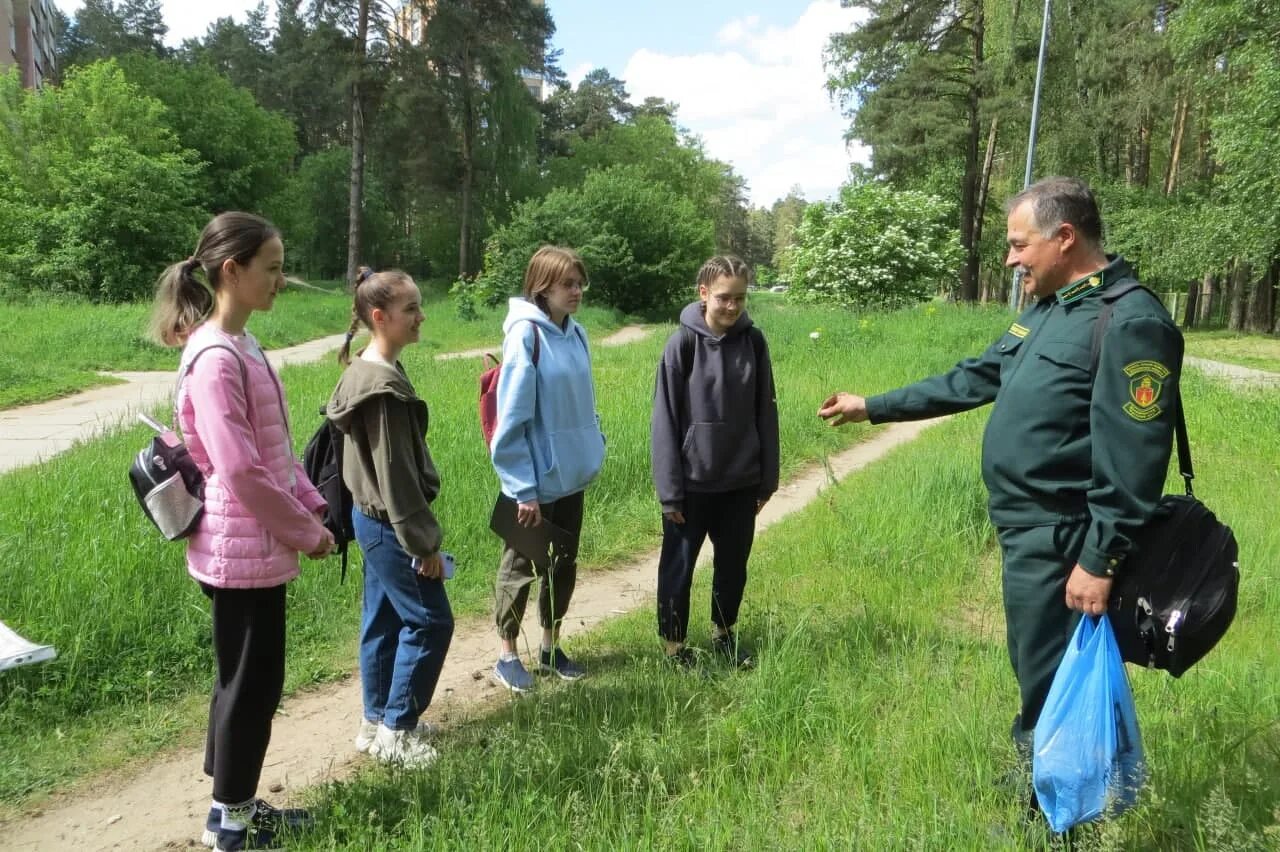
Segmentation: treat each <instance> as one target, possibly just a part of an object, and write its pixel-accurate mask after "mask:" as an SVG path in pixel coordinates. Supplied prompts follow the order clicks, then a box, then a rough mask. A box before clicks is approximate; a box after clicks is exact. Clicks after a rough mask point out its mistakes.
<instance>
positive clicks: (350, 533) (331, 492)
mask: <svg viewBox="0 0 1280 852" xmlns="http://www.w3.org/2000/svg"><path fill="white" fill-rule="evenodd" d="M325 414H326V410H325V407H324V406H323V405H322V406H320V417H321V422H320V426H319V428H317V429H316V431H315V434H314V435H312V436H311V440H309V441H307V446H306V448H305V449H304V450H303V451H302V468H303V470H305V471H306V472H307V478H308V479H310V480H311V482H312V484H313V485H315V487H316V490H317V491H319V492H320V496H321V497H323V498H324V502H325V506H326V508H325V510H324V518H322V521H323V522H324V526H325V529H327V530H328V531H329V532H331V533H333V542H334V544H335V545H336V549H337V553H338V554H339V555H340V556H341V557H342V574H341V578H340V580H339V582H346V579H347V549H348V547H349V546H350V544H351V542H352V540H354V539H355V537H356V530H355V527H354V526H352V524H351V509H352V507H353V506H354V501H353V500H352V498H351V489H349V488H347V484H346V483H345V482H343V481H342V449H343V445H344V436H343V434H342V431H341V430H339V429H338V427H337V426H335V425H334V423H333V421H332V420H330V419H329V418H328V417H326V416H325Z"/></svg>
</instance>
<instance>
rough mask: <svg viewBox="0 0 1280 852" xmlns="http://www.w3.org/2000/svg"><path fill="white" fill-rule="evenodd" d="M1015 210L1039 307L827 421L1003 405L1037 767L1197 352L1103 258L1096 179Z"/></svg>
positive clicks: (1040, 195) (1163, 457)
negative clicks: (1066, 655)
mask: <svg viewBox="0 0 1280 852" xmlns="http://www.w3.org/2000/svg"><path fill="white" fill-rule="evenodd" d="M1005 209H1006V211H1007V213H1008V243H1009V255H1008V258H1007V259H1006V261H1005V263H1006V265H1008V266H1011V267H1018V268H1020V269H1021V271H1022V273H1023V277H1022V284H1023V290H1024V292H1025V293H1026V294H1027V295H1029V296H1031V297H1034V299H1035V301H1034V303H1033V304H1032V305H1031V306H1030V307H1029V308H1027V309H1026V310H1025V311H1023V313H1022V315H1021V316H1019V317H1018V319H1017V321H1016V322H1014V323H1013V324H1012V325H1011V326H1009V330H1008V331H1006V332H1005V333H1004V334H1003V335H1001V336H1000V338H999V339H997V340H996V341H995V342H994V343H993V344H992V345H991V346H990V347H989V348H988V349H987V351H986V352H984V353H983V354H982V355H980V356H978V357H977V358H970V359H968V360H966V361H962V362H960V363H959V364H957V365H956V366H955V367H953V368H952V369H951V371H950V372H948V373H946V374H944V375H940V376H934V377H932V378H928V379H924V380H923V381H920V382H916V383H915V384H912V385H908V386H906V387H903V388H899V389H898V390H893V391H889V392H888V393H884V394H880V395H879V396H873V397H871V398H869V399H864V398H863V397H860V396H854V395H852V394H847V393H838V394H834V395H832V396H831V397H829V398H828V399H827V400H826V401H825V402H824V403H823V406H822V408H821V410H820V411H819V412H818V415H819V416H820V417H823V418H830V422H831V425H833V426H838V425H840V424H843V423H856V422H859V421H863V420H870V421H871V422H873V423H882V422H886V421H901V420H921V419H924V418H928V417H936V416H938V415H942V414H950V413H953V412H958V411H967V410H969V409H971V408H976V407H977V406H979V405H984V404H986V403H989V402H993V403H994V406H993V408H992V411H991V417H990V419H989V420H988V421H987V428H986V433H985V435H984V437H983V442H982V476H983V480H984V481H985V482H986V485H987V490H988V491H989V492H990V501H989V509H990V514H991V522H992V523H993V524H994V525H995V527H996V530H997V534H998V537H999V540H1000V547H1001V550H1002V552H1003V556H1004V560H1003V562H1004V564H1003V571H1002V582H1003V591H1004V609H1005V620H1006V624H1007V641H1008V647H1009V659H1010V661H1011V662H1012V663H1013V671H1014V674H1015V676H1016V677H1017V680H1018V688H1019V690H1020V692H1021V708H1020V710H1019V713H1018V715H1017V716H1016V717H1015V718H1014V722H1013V731H1012V733H1013V737H1014V740H1015V742H1016V743H1017V744H1018V746H1019V749H1020V751H1021V753H1022V754H1023V755H1024V756H1027V755H1029V754H1030V747H1031V739H1032V733H1033V731H1034V729H1035V725H1036V720H1037V719H1038V718H1039V716H1040V710H1041V708H1042V707H1043V705H1044V700H1045V697H1046V695H1047V694H1048V692H1049V685H1050V683H1052V681H1053V676H1054V672H1055V671H1056V670H1057V667H1058V663H1059V662H1060V661H1061V659H1062V655H1063V652H1064V651H1065V650H1066V646H1067V643H1068V641H1069V640H1070V638H1071V634H1072V632H1073V631H1074V630H1075V627H1076V622H1077V621H1078V620H1079V618H1080V613H1089V614H1092V615H1098V614H1100V613H1103V612H1105V611H1106V608H1107V600H1108V597H1109V596H1110V593H1111V585H1112V583H1113V582H1114V580H1115V577H1116V576H1117V575H1118V574H1120V573H1122V572H1123V571H1124V566H1125V559H1126V557H1127V556H1128V555H1129V554H1130V551H1131V549H1132V546H1133V544H1132V543H1133V537H1134V534H1135V533H1136V532H1137V530H1138V529H1139V528H1140V527H1141V526H1142V525H1143V524H1144V522H1146V520H1147V519H1148V518H1149V517H1150V515H1151V513H1152V510H1153V509H1154V508H1155V505H1156V502H1157V501H1158V500H1159V499H1160V495H1161V493H1162V490H1163V485H1164V480H1165V474H1166V473H1167V470H1168V466H1169V455H1170V451H1171V448H1172V443H1173V422H1174V405H1175V402H1176V400H1177V397H1178V377H1179V374H1180V371H1181V367H1182V347H1183V343H1182V334H1181V333H1180V332H1179V331H1178V328H1177V326H1176V325H1175V324H1174V323H1173V320H1172V319H1170V317H1169V314H1168V313H1167V312H1166V311H1165V309H1164V307H1163V305H1161V304H1160V302H1159V301H1158V300H1157V299H1156V298H1155V297H1153V296H1152V295H1151V294H1150V293H1149V292H1147V291H1146V290H1141V289H1129V288H1130V287H1132V286H1133V285H1134V284H1136V282H1135V281H1134V278H1133V272H1132V270H1131V269H1130V267H1129V265H1128V264H1127V263H1126V262H1125V261H1124V260H1123V259H1121V258H1118V257H1108V256H1107V255H1105V254H1104V253H1103V250H1102V219H1101V216H1100V214H1099V213H1098V206H1097V202H1096V201H1095V200H1094V197H1093V193H1092V192H1091V191H1090V190H1089V187H1088V186H1087V185H1086V184H1085V183H1084V182H1083V181H1081V180H1078V179H1075V178H1047V179H1045V180H1042V181H1040V182H1038V183H1036V184H1033V185H1032V186H1030V187H1028V188H1027V189H1025V190H1024V191H1022V192H1021V193H1019V194H1018V195H1016V196H1014V197H1013V198H1012V199H1010V201H1009V202H1008V204H1007V205H1006V206H1005ZM1121 290H1127V292H1126V293H1123V294H1119V295H1114V294H1118V293H1119V291H1121ZM1107 304H1109V305H1110V306H1111V310H1112V314H1111V317H1110V320H1109V322H1107V323H1106V325H1105V330H1104V334H1103V336H1102V338H1101V340H1100V349H1098V351H1097V356H1096V357H1097V360H1096V363H1095V361H1094V359H1095V348H1096V345H1095V341H1094V332H1095V328H1096V327H1097V319H1098V316H1099V312H1100V311H1101V310H1102V309H1103V306H1104V305H1107Z"/></svg>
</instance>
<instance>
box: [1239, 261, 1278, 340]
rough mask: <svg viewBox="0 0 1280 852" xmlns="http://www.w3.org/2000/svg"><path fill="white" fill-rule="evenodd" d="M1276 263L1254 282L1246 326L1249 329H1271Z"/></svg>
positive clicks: (1262, 330) (1262, 331)
mask: <svg viewBox="0 0 1280 852" xmlns="http://www.w3.org/2000/svg"><path fill="white" fill-rule="evenodd" d="M1274 287H1275V265H1274V264H1273V265H1271V266H1270V267H1268V268H1267V271H1266V274H1264V275H1263V276H1262V278H1261V279H1259V280H1258V281H1257V282H1255V283H1254V285H1253V288H1252V291H1251V292H1250V293H1249V311H1248V316H1247V318H1246V321H1245V326H1246V328H1248V330H1249V331H1252V332H1256V333H1257V334H1266V333H1268V332H1269V331H1271V313H1272V308H1273V305H1274V298H1273V296H1274V293H1275V290H1274V289H1273V288H1274Z"/></svg>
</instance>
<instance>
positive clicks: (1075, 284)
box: [1054, 254, 1130, 305]
mask: <svg viewBox="0 0 1280 852" xmlns="http://www.w3.org/2000/svg"><path fill="white" fill-rule="evenodd" d="M1107 261H1108V263H1107V265H1106V266H1104V267H1102V268H1101V269H1099V270H1098V271H1097V272H1093V273H1090V274H1089V275H1086V276H1085V277H1083V278H1081V279H1079V280H1077V281H1072V282H1071V283H1070V284H1068V285H1067V286H1065V287H1063V288H1062V289H1060V290H1058V292H1057V293H1055V294H1054V298H1056V299H1057V300H1058V304H1059V305H1070V304H1072V303H1073V302H1078V301H1080V300H1081V299H1083V298H1085V297H1086V296H1088V295H1089V294H1090V293H1097V292H1100V291H1102V290H1105V289H1106V288H1107V287H1109V286H1110V285H1111V284H1112V283H1113V282H1116V281H1119V280H1120V279H1121V278H1124V277H1126V276H1128V275H1129V272H1130V269H1129V264H1128V263H1127V262H1126V261H1125V259H1124V258H1122V257H1120V256H1119V255H1115V254H1109V255H1107Z"/></svg>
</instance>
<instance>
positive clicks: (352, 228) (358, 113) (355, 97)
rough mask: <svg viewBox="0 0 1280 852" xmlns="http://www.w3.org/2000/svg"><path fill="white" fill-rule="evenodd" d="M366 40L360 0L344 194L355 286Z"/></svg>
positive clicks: (365, 0) (365, 2)
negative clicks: (347, 183)
mask: <svg viewBox="0 0 1280 852" xmlns="http://www.w3.org/2000/svg"><path fill="white" fill-rule="evenodd" d="M368 41H369V0H360V9H359V19H358V20H357V22H356V75H355V79H354V80H353V81H352V82H351V187H350V188H351V192H350V195H349V196H348V197H347V286H348V287H351V288H352V289H355V286H356V268H357V267H358V266H359V265H360V220H361V219H362V218H363V211H364V104H363V103H362V101H361V95H362V91H361V83H362V82H363V81H364V63H365V56H366V51H367V48H368Z"/></svg>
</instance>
